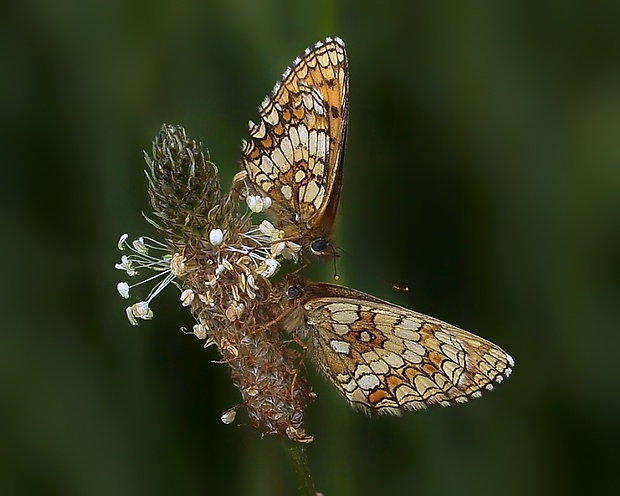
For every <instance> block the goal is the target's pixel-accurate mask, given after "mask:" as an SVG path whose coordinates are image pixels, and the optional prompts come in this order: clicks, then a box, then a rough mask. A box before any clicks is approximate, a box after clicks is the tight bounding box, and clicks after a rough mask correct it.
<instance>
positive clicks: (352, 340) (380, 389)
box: [304, 288, 514, 413]
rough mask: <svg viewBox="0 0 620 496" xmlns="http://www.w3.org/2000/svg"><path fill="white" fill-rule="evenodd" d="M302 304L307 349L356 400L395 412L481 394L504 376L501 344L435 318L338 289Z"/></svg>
mask: <svg viewBox="0 0 620 496" xmlns="http://www.w3.org/2000/svg"><path fill="white" fill-rule="evenodd" d="M341 292H346V293H349V296H348V297H332V296H330V297H326V298H321V297H314V298H310V299H308V300H307V301H306V302H305V304H304V309H305V312H306V315H307V322H308V326H309V327H310V328H311V329H312V332H311V333H310V349H311V353H312V355H313V357H314V359H315V361H316V363H317V364H318V366H319V368H320V369H321V370H322V371H323V372H324V373H325V375H326V376H327V377H328V378H329V379H330V380H331V381H332V382H333V384H334V385H335V386H336V387H337V388H338V389H339V390H340V392H341V393H342V394H343V395H344V396H345V397H346V398H347V399H348V400H349V401H350V402H351V403H352V404H353V405H354V406H359V407H362V408H365V409H370V410H378V411H381V412H390V413H400V412H401V411H404V410H411V409H418V408H425V407H426V406H429V405H432V404H441V405H443V406H447V405H449V404H451V403H453V402H460V403H462V402H465V401H467V399H468V398H470V397H478V396H480V394H481V392H482V391H483V390H491V389H493V385H494V383H500V382H501V381H502V380H503V379H504V378H505V377H507V376H508V375H509V374H510V373H511V371H512V367H513V365H514V361H513V359H512V358H511V357H510V355H508V354H507V353H506V352H504V351H503V350H502V349H501V348H500V347H498V346H496V345H494V344H493V343H491V342H489V341H487V340H485V339H482V338H480V337H478V336H475V335H473V334H471V333H469V332H467V331H464V330H462V329H459V328H457V327H454V326H452V325H450V324H447V323H445V322H442V321H440V320H437V319H434V318H432V317H428V316H426V315H422V314H420V313H417V312H414V311H412V310H408V309H405V308H402V307H399V306H396V305H391V304H389V303H386V302H381V301H380V300H376V299H374V298H372V297H368V299H366V298H365V297H366V296H367V295H364V294H363V293H359V292H357V291H354V290H350V289H346V288H343V291H341Z"/></svg>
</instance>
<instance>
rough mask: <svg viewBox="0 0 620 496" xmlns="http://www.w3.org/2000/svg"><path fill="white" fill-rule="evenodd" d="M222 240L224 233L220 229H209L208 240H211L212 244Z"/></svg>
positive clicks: (216, 244) (215, 244) (218, 243)
mask: <svg viewBox="0 0 620 496" xmlns="http://www.w3.org/2000/svg"><path fill="white" fill-rule="evenodd" d="M223 240H224V233H223V232H222V230H221V229H211V232H210V233H209V241H211V244H212V245H213V246H218V245H221V244H222V241H223Z"/></svg>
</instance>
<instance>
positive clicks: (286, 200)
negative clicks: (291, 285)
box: [234, 38, 349, 256]
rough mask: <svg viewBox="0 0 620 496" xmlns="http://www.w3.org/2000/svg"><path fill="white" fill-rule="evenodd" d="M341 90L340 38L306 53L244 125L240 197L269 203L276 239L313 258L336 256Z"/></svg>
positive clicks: (344, 83) (343, 114)
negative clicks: (257, 115)
mask: <svg viewBox="0 0 620 496" xmlns="http://www.w3.org/2000/svg"><path fill="white" fill-rule="evenodd" d="M348 89H349V79H348V64H347V55H346V51H345V47H344V43H343V41H342V40H341V39H339V38H327V39H326V40H325V41H322V42H319V43H317V44H315V45H314V46H313V47H311V48H308V49H307V50H306V51H305V52H304V54H303V55H302V56H301V57H299V58H297V59H295V61H294V62H293V65H292V66H291V67H289V68H288V69H287V70H286V72H285V73H284V75H283V76H282V79H281V81H280V82H278V83H277V84H276V86H275V88H274V89H273V92H272V94H271V96H268V97H267V98H265V100H264V101H263V102H262V104H261V105H260V107H259V111H260V119H259V121H258V123H256V124H255V123H253V122H252V121H250V124H249V128H250V137H251V139H250V141H248V142H244V143H243V166H244V170H243V171H242V172H241V173H240V174H238V175H237V176H236V177H235V183H236V186H234V187H235V188H236V189H241V190H243V191H241V194H242V196H246V198H248V199H253V198H258V201H259V204H261V205H262V204H263V199H265V198H269V199H270V200H269V204H267V206H268V207H269V208H268V209H267V213H268V214H269V215H270V216H271V218H272V220H273V221H274V223H275V224H276V227H277V228H278V229H279V230H281V231H282V232H283V239H285V240H287V241H290V242H292V243H295V244H297V245H300V246H301V248H302V249H309V250H310V251H311V252H312V253H314V254H315V255H332V256H334V255H335V248H334V243H333V240H332V228H333V225H334V220H335V217H336V212H337V210H338V202H339V199H340V188H341V184H342V162H343V157H344V145H345V139H346V133H347V115H348V108H347V98H348ZM238 184H244V186H245V187H242V188H239V187H238ZM249 203H250V202H249V201H248V204H249Z"/></svg>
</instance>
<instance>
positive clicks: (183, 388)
mask: <svg viewBox="0 0 620 496" xmlns="http://www.w3.org/2000/svg"><path fill="white" fill-rule="evenodd" d="M209 3H210V2H194V1H191V0H189V1H186V2H181V3H175V2H160V1H153V2H148V3H146V2H144V3H127V2H120V1H106V2H103V1H93V2H77V1H70V0H67V1H59V2H53V3H52V2H37V3H35V4H30V3H29V4H28V6H27V4H26V3H19V4H17V5H13V6H12V7H9V9H13V10H12V11H8V12H6V13H5V16H4V17H5V18H4V21H5V23H6V24H7V25H6V26H5V27H4V28H3V29H2V30H0V33H1V34H0V37H2V44H1V47H0V48H1V58H2V66H3V71H2V72H3V76H2V79H1V82H0V84H1V85H2V86H1V92H0V94H1V95H2V96H1V97H0V98H1V99H2V126H3V129H2V137H3V138H4V140H3V141H4V145H3V147H2V154H3V156H2V164H3V177H2V180H1V181H0V184H1V188H2V189H1V194H0V198H1V201H2V206H3V212H2V218H3V229H2V231H3V240H4V242H3V246H4V249H5V256H4V260H5V266H6V268H7V271H8V275H9V277H8V280H6V281H5V286H4V295H3V297H2V302H3V307H4V308H3V310H2V316H3V325H2V332H1V333H0V398H1V401H2V407H1V410H0V411H1V412H2V417H3V419H2V422H1V423H0V446H1V448H0V480H1V481H2V487H3V492H5V491H6V494H63V495H66V494H88V495H99V494H100V495H110V494H132V495H136V494H149V495H153V494H188V495H194V494H243V495H288V494H291V487H292V486H291V483H290V475H289V468H288V466H287V465H286V463H285V461H284V460H283V459H282V455H281V453H280V451H279V446H278V443H277V442H276V441H274V440H272V439H260V436H259V435H258V434H257V433H255V432H253V431H251V429H249V428H248V427H246V426H241V427H234V426H225V425H223V424H222V423H221V422H220V420H219V416H220V415H221V413H222V412H223V411H225V410H226V409H228V408H229V407H230V406H232V405H235V404H237V403H238V401H239V396H238V393H237V391H236V390H235V389H234V388H233V387H232V385H231V384H230V382H229V380H228V377H227V370H226V368H225V367H224V366H222V365H215V364H212V363H210V361H211V360H215V359H217V358H218V357H217V356H216V353H215V351H214V350H212V349H209V350H207V351H204V350H203V349H202V348H201V346H202V344H201V343H200V342H198V341H197V340H195V339H194V338H192V337H190V336H186V335H183V334H182V333H181V332H180V331H179V328H180V327H181V326H186V327H189V326H191V324H192V319H191V317H190V315H189V314H188V313H187V312H186V311H185V310H184V309H182V308H181V307H180V305H179V304H178V295H177V294H176V293H175V292H174V291H173V290H170V291H168V292H167V293H165V294H164V295H163V296H160V297H159V298H158V299H157V300H156V301H155V303H154V305H153V308H154V311H155V313H156V318H155V319H154V320H153V321H152V322H149V323H141V324H140V326H138V327H131V326H130V325H129V324H128V322H127V320H126V318H125V315H124V307H125V301H124V300H122V299H121V298H120V297H119V296H118V294H117V293H116V290H115V285H116V282H118V281H119V280H120V279H122V274H121V273H119V272H115V271H114V269H113V267H114V263H115V262H116V261H117V259H118V258H119V256H120V253H119V252H118V251H117V250H116V241H117V239H118V237H119V236H120V234H122V233H123V232H129V233H130V235H131V236H133V237H135V236H138V235H140V234H153V233H152V231H150V230H149V227H148V226H147V224H146V223H145V222H144V221H143V219H142V217H141V210H146V209H147V207H148V203H147V202H148V200H147V195H146V181H145V178H144V176H143V173H142V169H143V166H144V164H143V162H142V150H143V149H150V142H151V140H152V139H153V138H154V137H155V134H156V133H157V132H158V130H159V128H160V126H161V124H162V123H164V122H166V123H170V124H181V125H183V126H185V127H186V129H187V131H188V134H189V135H190V136H192V137H193V138H195V139H198V140H200V141H202V143H203V144H204V145H205V146H206V147H208V148H209V150H210V152H211V156H212V159H213V160H214V161H215V162H216V163H217V164H218V166H219V167H220V170H221V173H222V176H223V184H225V185H227V184H229V182H230V178H231V177H232V175H233V174H234V173H235V172H236V171H237V170H238V167H239V159H240V150H239V144H240V142H241V140H242V139H243V138H246V137H247V127H246V121H247V120H248V119H256V117H257V106H258V103H259V102H260V101H261V100H262V99H263V98H264V96H265V95H266V94H267V93H268V92H269V91H270V90H271V87H272V86H273V84H274V83H275V81H276V79H277V78H278V77H279V75H280V74H281V73H282V72H283V70H284V69H285V67H286V66H287V65H288V64H290V63H291V61H292V60H293V58H294V57H296V56H298V55H299V54H301V53H302V51H303V49H304V48H305V47H306V46H309V45H311V44H313V43H314V42H316V41H317V40H319V39H322V38H324V37H325V36H328V35H333V34H337V35H339V36H340V37H342V38H343V39H344V40H345V42H346V43H347V48H348V53H349V60H350V77H351V94H350V127H349V139H348V148H347V155H346V162H345V179H344V191H343V197H342V202H341V209H340V213H339V222H338V225H339V233H338V234H339V239H340V243H341V245H342V246H343V247H344V249H345V250H346V255H345V256H343V257H342V258H341V259H340V260H339V269H340V271H341V272H342V275H343V276H344V277H343V281H344V282H345V283H346V284H347V285H349V286H351V287H355V288H357V289H360V290H363V291H366V292H369V293H371V294H375V295H377V296H380V297H382V298H385V299H388V300H391V301H394V302H395V303H400V304H403V305H406V306H408V307H410V308H415V309H416V310H419V311H422V312H424V313H428V314H431V315H434V316H437V317H439V318H442V319H444V320H447V321H449V322H452V323H454V324H456V325H459V326H461V327H464V328H466V329H469V330H471V331H473V332H476V333H478V334H480V335H482V336H484V337H486V338H488V339H490V340H492V341H494V342H496V343H498V344H500V345H501V346H502V347H504V348H505V349H506V350H507V351H509V352H510V353H511V354H512V355H513V356H514V357H515V360H516V362H517V365H516V368H515V372H514V374H513V376H512V377H511V378H510V379H509V380H508V381H506V382H505V383H504V384H502V386H501V387H498V388H497V389H496V390H495V391H493V392H492V393H489V394H487V395H485V397H484V398H483V399H480V400H478V401H475V402H472V403H470V404H467V405H464V406H458V407H454V408H450V409H431V410H429V411H424V412H418V413H412V414H409V415H407V416H404V417H401V418H387V417H380V418H376V419H369V418H367V417H365V416H364V415H362V414H360V413H356V412H353V411H352V410H350V408H349V407H348V406H347V404H346V402H345V401H344V400H343V399H341V398H340V397H339V396H338V394H337V392H336V391H335V390H333V389H332V388H330V387H329V386H328V385H327V384H326V383H325V382H324V381H323V379H322V378H320V377H318V375H317V374H314V373H311V375H312V378H311V379H312V384H313V385H314V387H315V389H316V391H317V393H318V394H319V399H318V400H317V401H316V402H315V403H314V405H313V406H312V407H311V408H310V409H309V412H308V417H309V420H308V422H309V426H308V430H309V432H310V433H311V434H313V435H314V436H315V441H314V442H313V443H312V444H311V445H310V446H309V457H310V463H311V465H312V468H313V471H314V475H315V480H316V483H317V489H319V490H320V491H322V492H323V493H324V494H325V495H326V496H333V495H345V496H346V495H361V494H379V493H381V494H416V495H419V494H432V495H443V494H459V495H463V496H464V495H469V494H476V495H483V494H488V495H495V494H500V493H501V494H505V495H523V494H529V495H555V494H558V495H560V494H562V495H565V494H581V493H583V492H585V491H587V492H588V493H595V492H596V491H598V490H602V489H606V488H607V487H610V486H611V485H612V484H614V483H615V481H616V479H615V477H613V475H614V473H615V472H616V471H617V470H616V464H615V463H613V462H612V460H615V452H616V447H617V445H618V441H619V438H620V436H619V435H618V434H619V433H618V419H619V418H620V416H619V415H620V411H619V410H620V408H619V407H620V396H619V395H618V386H617V381H616V379H615V376H616V375H617V363H618V359H617V350H618V349H619V348H620V332H619V331H620V327H619V325H618V323H619V318H618V317H619V308H620V306H619V296H620V290H619V289H620V288H619V284H618V280H619V278H620V264H619V262H618V253H620V167H619V160H620V146H619V143H620V139H619V137H620V66H619V65H618V49H619V47H620V39H619V38H620V31H619V30H618V19H619V18H620V4H618V3H614V2H598V3H596V4H592V3H589V4H587V5H586V4H585V3H584V5H582V4H581V2H577V1H572V2H563V3H555V2H542V3H540V2H537V3H534V2H525V3H523V2H522V3H521V4H520V6H518V7H517V6H510V7H509V6H508V5H504V4H502V5H499V4H493V5H487V6H486V7H485V8H484V9H480V10H475V9H472V8H468V7H465V6H464V5H462V4H458V3H457V4H456V5H452V6H450V7H446V6H443V7H442V6H440V5H435V4H434V3H433V4H427V3H424V4H422V5H418V3H417V2H416V3H413V2H412V3H410V2H404V1H403V2H387V3H385V2H384V3H383V4H381V5H380V6H378V5H377V4H376V2H346V1H342V2H328V1H320V2H308V3H306V4H302V3H299V4H295V5H293V4H291V3H290V2H284V1H275V0H273V1H266V2H261V4H260V6H259V5H255V4H253V3H250V2H240V1H236V2H218V4H219V5H218V6H209ZM325 270H326V272H325V277H326V279H327V278H328V277H329V274H330V269H329V268H327V269H325ZM378 274H380V275H381V276H378ZM392 283H394V284H399V285H408V286H409V287H410V288H411V291H410V292H409V293H402V292H398V291H395V290H394V289H392V286H391V284H392ZM611 487H613V486H611Z"/></svg>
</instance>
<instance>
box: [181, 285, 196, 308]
mask: <svg viewBox="0 0 620 496" xmlns="http://www.w3.org/2000/svg"><path fill="white" fill-rule="evenodd" d="M192 301H194V292H193V291H192V290H191V289H186V290H185V291H183V292H182V293H181V305H182V306H184V307H188V306H190V305H191V304H192Z"/></svg>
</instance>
